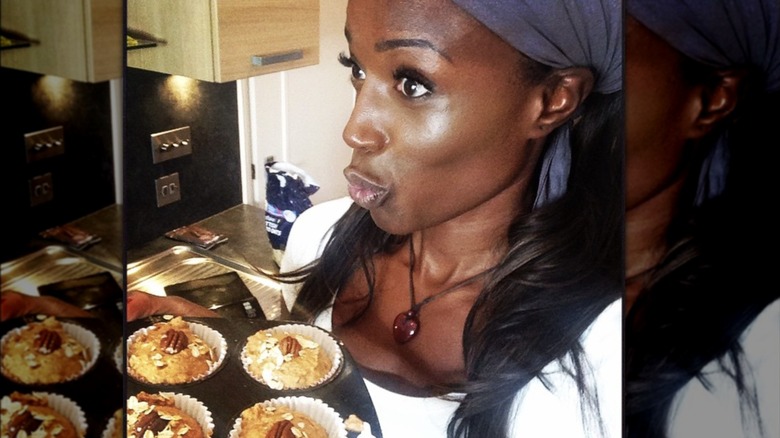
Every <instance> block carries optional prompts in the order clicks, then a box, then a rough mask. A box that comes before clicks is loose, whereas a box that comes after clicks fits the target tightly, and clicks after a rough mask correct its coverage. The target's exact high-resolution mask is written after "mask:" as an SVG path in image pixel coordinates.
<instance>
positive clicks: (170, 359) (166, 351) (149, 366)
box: [127, 316, 227, 385]
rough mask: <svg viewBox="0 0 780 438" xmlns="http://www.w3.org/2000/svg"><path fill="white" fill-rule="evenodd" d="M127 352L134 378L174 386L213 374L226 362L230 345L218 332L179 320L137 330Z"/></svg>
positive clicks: (177, 318) (128, 368) (129, 369)
mask: <svg viewBox="0 0 780 438" xmlns="http://www.w3.org/2000/svg"><path fill="white" fill-rule="evenodd" d="M127 349H128V350H127V365H128V367H127V372H128V374H129V375H130V376H131V377H133V378H135V379H137V380H139V381H142V382H145V383H151V384H162V385H175V384H183V383H190V382H194V381H197V380H201V379H203V378H205V377H206V376H208V375H209V374H211V373H212V372H213V371H214V370H215V369H216V368H217V367H218V366H219V364H220V363H221V362H222V360H223V359H224V357H225V352H226V350H227V344H226V342H225V340H224V338H222V336H221V335H220V334H219V333H218V332H216V331H215V330H212V329H210V328H208V327H206V326H204V325H202V324H197V323H192V322H187V321H184V320H183V319H182V318H181V317H178V316H177V317H175V318H173V319H171V320H170V321H163V322H158V323H155V324H154V325H152V326H150V327H146V328H143V329H141V330H138V331H137V332H135V333H134V334H133V335H132V336H130V338H128V340H127Z"/></svg>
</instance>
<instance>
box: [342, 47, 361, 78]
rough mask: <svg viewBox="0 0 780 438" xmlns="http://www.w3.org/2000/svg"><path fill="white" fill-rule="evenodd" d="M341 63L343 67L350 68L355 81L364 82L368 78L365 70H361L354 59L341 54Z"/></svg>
mask: <svg viewBox="0 0 780 438" xmlns="http://www.w3.org/2000/svg"><path fill="white" fill-rule="evenodd" d="M339 63H341V65H343V66H344V67H347V68H349V69H350V70H352V72H351V74H352V79H354V80H358V81H360V80H363V79H365V78H366V73H365V72H364V71H363V69H361V68H360V66H359V65H358V64H357V62H355V60H354V59H352V57H347V55H345V54H344V53H340V54H339Z"/></svg>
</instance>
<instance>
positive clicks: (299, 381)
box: [241, 324, 342, 390]
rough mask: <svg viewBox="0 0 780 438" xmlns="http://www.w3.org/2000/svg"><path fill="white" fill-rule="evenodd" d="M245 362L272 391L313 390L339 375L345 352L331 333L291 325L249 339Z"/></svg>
mask: <svg viewBox="0 0 780 438" xmlns="http://www.w3.org/2000/svg"><path fill="white" fill-rule="evenodd" d="M241 362H242V363H243V365H244V369H245V370H246V371H247V373H249V375H250V376H252V377H254V378H255V380H257V381H259V382H261V383H263V384H265V385H267V386H268V387H270V388H272V389H279V390H286V389H310V388H313V387H316V386H319V385H322V384H324V383H326V382H327V381H329V380H330V379H331V378H333V377H334V376H335V374H336V372H337V371H338V370H339V369H340V366H341V363H342V353H341V349H340V348H339V346H338V344H337V343H336V341H335V340H334V339H333V338H332V337H331V336H330V335H329V334H328V333H327V332H325V331H323V330H320V329H318V328H316V327H313V326H306V325H301V324H287V325H280V326H276V327H272V328H270V329H266V330H260V331H258V332H256V333H254V334H252V335H251V336H249V337H248V338H247V340H246V344H245V345H244V349H243V351H242V352H241Z"/></svg>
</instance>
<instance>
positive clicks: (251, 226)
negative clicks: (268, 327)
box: [127, 204, 279, 273]
mask: <svg viewBox="0 0 780 438" xmlns="http://www.w3.org/2000/svg"><path fill="white" fill-rule="evenodd" d="M194 225H198V226H201V227H203V228H206V229H207V230H209V231H212V232H214V233H217V234H223V235H225V236H227V237H228V240H227V242H224V243H220V244H218V245H216V246H215V247H213V248H212V249H210V250H209V251H210V252H211V253H213V254H215V255H217V256H219V257H222V258H225V259H228V260H232V261H234V262H236V263H238V264H242V265H249V266H250V267H252V266H254V267H255V268H258V269H261V270H264V271H267V272H274V273H276V272H278V271H279V266H277V264H276V262H274V259H273V255H272V248H271V243H270V242H269V240H268V234H267V232H266V230H265V211H264V210H263V209H262V208H259V207H255V206H252V205H246V204H239V205H236V206H235V207H231V208H229V209H227V210H225V211H222V212H220V213H217V214H215V215H214V216H211V217H208V218H206V219H204V220H202V221H199V222H196V223H195V224H194ZM179 245H189V244H188V243H185V242H180V241H178V240H173V239H169V238H167V237H165V236H160V237H158V238H156V239H154V240H152V241H150V242H147V243H145V244H144V245H142V246H140V247H138V248H132V249H128V251H127V263H128V264H130V263H134V262H137V261H139V260H143V259H145V258H147V257H151V256H153V255H156V254H159V253H161V252H163V251H166V250H168V249H170V248H172V247H174V246H179Z"/></svg>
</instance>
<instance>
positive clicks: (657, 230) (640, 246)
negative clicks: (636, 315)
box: [625, 175, 685, 310]
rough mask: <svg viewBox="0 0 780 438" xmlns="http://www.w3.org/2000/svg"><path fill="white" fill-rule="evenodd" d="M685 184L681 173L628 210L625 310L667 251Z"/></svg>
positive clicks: (626, 217)
mask: <svg viewBox="0 0 780 438" xmlns="http://www.w3.org/2000/svg"><path fill="white" fill-rule="evenodd" d="M684 183H685V177H684V175H681V176H680V177H679V178H677V179H676V180H675V181H673V182H672V183H671V184H668V185H667V186H666V187H664V188H663V189H662V190H660V191H658V192H656V193H655V194H654V195H653V196H651V197H649V198H647V199H645V200H644V201H642V202H640V203H639V204H637V205H635V206H633V207H632V208H629V209H628V210H627V211H626V216H625V220H626V272H625V276H626V295H625V301H626V307H625V308H626V310H628V309H629V308H630V307H631V305H632V304H633V302H634V301H635V300H636V297H637V296H638V295H639V293H640V292H641V291H642V289H644V287H645V285H646V284H647V281H648V280H649V278H650V273H651V272H652V270H653V268H655V267H656V266H657V265H658V264H659V263H660V262H661V259H662V258H663V257H664V255H665V254H666V251H667V250H668V243H667V240H666V236H667V232H668V229H669V225H670V224H671V222H672V219H673V218H674V216H675V213H676V211H677V205H678V202H679V198H680V192H681V190H682V187H683V185H684Z"/></svg>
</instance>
